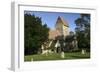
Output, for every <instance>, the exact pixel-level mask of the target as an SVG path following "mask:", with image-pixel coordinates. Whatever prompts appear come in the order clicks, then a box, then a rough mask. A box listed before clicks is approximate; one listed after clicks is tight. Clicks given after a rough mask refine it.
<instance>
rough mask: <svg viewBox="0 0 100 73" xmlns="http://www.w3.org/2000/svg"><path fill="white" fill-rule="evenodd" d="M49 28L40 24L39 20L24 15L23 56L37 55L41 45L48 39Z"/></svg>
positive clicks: (29, 15) (32, 16)
mask: <svg viewBox="0 0 100 73" xmlns="http://www.w3.org/2000/svg"><path fill="white" fill-rule="evenodd" d="M48 31H49V28H48V27H47V25H46V24H42V21H41V18H40V17H36V16H34V15H31V14H27V13H26V14H24V41H25V42H24V48H25V52H24V53H25V55H29V54H35V53H38V51H39V49H40V47H41V45H42V44H43V42H45V41H46V40H47V39H48Z"/></svg>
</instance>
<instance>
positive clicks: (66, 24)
mask: <svg viewBox="0 0 100 73" xmlns="http://www.w3.org/2000/svg"><path fill="white" fill-rule="evenodd" d="M58 23H62V24H63V25H64V26H67V27H69V25H68V23H67V22H66V21H65V20H64V19H63V18H62V17H60V16H59V17H58V19H57V21H56V24H58Z"/></svg>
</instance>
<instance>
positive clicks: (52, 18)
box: [25, 11, 80, 32]
mask: <svg viewBox="0 0 100 73" xmlns="http://www.w3.org/2000/svg"><path fill="white" fill-rule="evenodd" d="M25 13H29V14H31V15H33V14H34V15H35V16H36V17H41V19H42V24H45V23H46V24H47V26H48V27H49V28H50V29H54V28H55V24H56V21H57V18H58V16H60V17H62V18H63V19H64V21H65V22H67V23H68V24H69V28H70V31H73V32H74V31H75V27H76V24H75V20H76V19H77V18H79V17H80V13H64V12H63V13H61V12H42V11H41V12H40V11H25Z"/></svg>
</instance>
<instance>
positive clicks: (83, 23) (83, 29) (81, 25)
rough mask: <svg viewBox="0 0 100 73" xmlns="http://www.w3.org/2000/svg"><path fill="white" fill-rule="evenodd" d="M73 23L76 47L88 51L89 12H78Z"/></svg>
mask: <svg viewBox="0 0 100 73" xmlns="http://www.w3.org/2000/svg"><path fill="white" fill-rule="evenodd" d="M75 24H76V36H77V40H78V47H79V48H80V49H83V48H84V49H85V50H87V51H90V14H80V18H77V19H76V20H75Z"/></svg>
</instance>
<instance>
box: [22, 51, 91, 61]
mask: <svg viewBox="0 0 100 73" xmlns="http://www.w3.org/2000/svg"><path fill="white" fill-rule="evenodd" d="M89 58H90V53H89V52H87V53H85V54H81V52H70V53H69V52H68V53H65V57H64V58H61V54H59V53H52V54H48V55H45V54H43V55H42V54H36V55H27V56H25V57H24V61H25V62H27V61H32V60H33V61H48V60H71V59H72V60H73V59H89Z"/></svg>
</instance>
